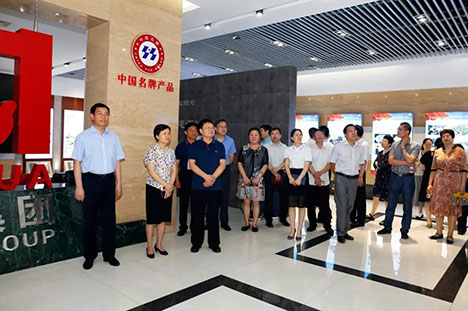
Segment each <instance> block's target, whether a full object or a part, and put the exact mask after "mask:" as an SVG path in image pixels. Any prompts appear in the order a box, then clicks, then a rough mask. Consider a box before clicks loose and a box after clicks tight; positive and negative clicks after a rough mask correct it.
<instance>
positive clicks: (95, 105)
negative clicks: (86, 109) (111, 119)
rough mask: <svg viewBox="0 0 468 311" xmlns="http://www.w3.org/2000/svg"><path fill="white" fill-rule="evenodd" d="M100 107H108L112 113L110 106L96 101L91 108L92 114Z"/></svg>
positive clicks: (108, 110)
mask: <svg viewBox="0 0 468 311" xmlns="http://www.w3.org/2000/svg"><path fill="white" fill-rule="evenodd" d="M98 108H106V109H107V112H108V113H110V108H109V107H108V106H107V105H104V104H103V103H96V104H94V105H93V107H91V109H90V112H91V114H94V113H95V112H96V109H98Z"/></svg>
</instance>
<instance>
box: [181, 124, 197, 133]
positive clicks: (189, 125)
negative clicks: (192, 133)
mask: <svg viewBox="0 0 468 311" xmlns="http://www.w3.org/2000/svg"><path fill="white" fill-rule="evenodd" d="M192 126H195V128H196V129H197V130H198V125H197V124H196V123H195V122H189V123H187V124H185V126H184V132H185V131H187V130H188V129H189V128H191V127H192Z"/></svg>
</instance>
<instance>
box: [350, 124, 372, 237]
mask: <svg viewBox="0 0 468 311" xmlns="http://www.w3.org/2000/svg"><path fill="white" fill-rule="evenodd" d="M355 128H356V133H357V143H358V144H360V145H361V146H362V147H363V150H364V160H365V161H364V162H365V164H364V176H363V180H364V184H363V185H362V186H358V188H357V192H356V199H355V200H354V208H353V210H352V211H351V215H350V218H351V228H356V227H364V225H365V222H366V207H367V205H366V202H367V198H366V172H365V170H367V163H369V144H368V143H367V141H365V140H364V138H362V136H363V135H364V128H363V127H362V126H360V125H355Z"/></svg>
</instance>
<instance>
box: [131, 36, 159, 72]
mask: <svg viewBox="0 0 468 311" xmlns="http://www.w3.org/2000/svg"><path fill="white" fill-rule="evenodd" d="M132 60H133V62H134V63H135V66H137V67H138V69H140V70H141V71H143V72H144V73H155V72H157V71H159V69H161V67H162V66H163V64H164V49H163V46H162V44H161V42H159V40H158V39H156V37H154V36H153V35H150V34H147V33H144V34H141V35H139V36H138V37H136V38H135V40H133V43H132Z"/></svg>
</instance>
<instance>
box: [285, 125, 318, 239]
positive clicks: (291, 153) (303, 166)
mask: <svg viewBox="0 0 468 311" xmlns="http://www.w3.org/2000/svg"><path fill="white" fill-rule="evenodd" d="M290 138H291V140H292V142H293V143H294V144H293V145H292V146H289V147H288V148H286V150H285V151H284V166H285V168H286V175H287V176H288V180H289V184H288V189H287V193H288V203H289V204H288V205H289V223H290V225H291V226H290V227H291V232H290V233H289V235H288V240H292V239H294V234H296V241H300V240H301V239H302V225H303V224H304V219H305V214H306V208H307V200H306V198H307V185H308V184H309V180H308V179H309V178H308V174H307V172H308V171H309V167H310V163H311V162H312V151H311V150H310V148H309V147H307V146H306V145H305V144H303V143H302V131H301V130H300V129H293V130H292V131H291V135H290ZM296 207H297V208H299V222H298V224H297V229H296Z"/></svg>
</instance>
